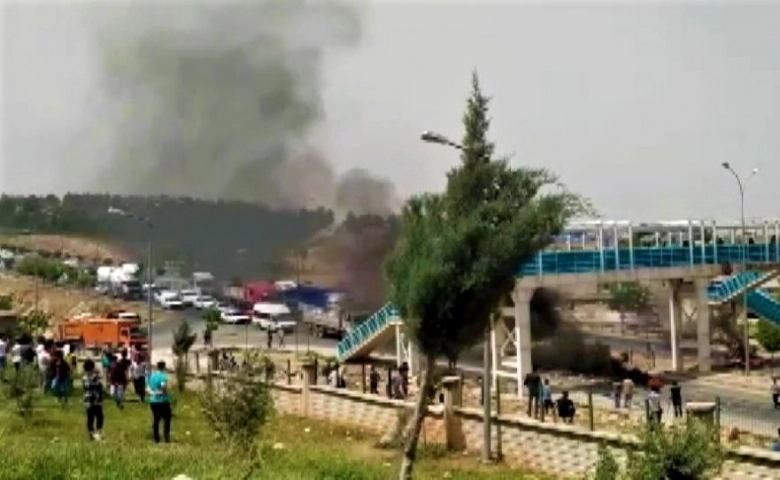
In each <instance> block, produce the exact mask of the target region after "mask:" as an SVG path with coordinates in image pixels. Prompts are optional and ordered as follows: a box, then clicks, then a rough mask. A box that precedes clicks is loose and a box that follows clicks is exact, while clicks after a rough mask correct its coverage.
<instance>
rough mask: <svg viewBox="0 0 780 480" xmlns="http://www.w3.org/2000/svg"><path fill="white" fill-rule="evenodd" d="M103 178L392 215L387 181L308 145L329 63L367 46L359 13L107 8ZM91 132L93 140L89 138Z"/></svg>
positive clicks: (131, 188)
mask: <svg viewBox="0 0 780 480" xmlns="http://www.w3.org/2000/svg"><path fill="white" fill-rule="evenodd" d="M89 18H90V19H91V20H93V21H94V22H95V23H94V24H95V25H97V27H98V28H97V32H98V35H97V39H98V41H97V55H98V71H99V75H100V83H99V91H100V93H101V98H102V100H103V101H101V102H100V103H101V107H102V112H101V115H100V116H99V117H97V118H95V121H94V125H93V127H94V128H93V129H92V131H93V133H98V134H99V135H100V136H101V139H102V143H103V145H104V150H105V151H107V152H108V155H107V157H108V158H109V159H110V161H108V162H107V165H102V166H103V167H104V168H103V170H102V172H101V175H99V177H100V178H99V182H98V185H99V186H100V188H101V189H102V190H108V191H111V192H116V193H136V194H166V195H171V196H178V195H186V196H194V197H203V198H223V199H239V200H246V201H253V202H261V203H264V204H266V205H269V206H271V207H278V208H298V207H309V206H318V205H324V206H327V207H331V208H334V209H335V210H336V211H337V212H338V213H342V212H346V211H355V212H359V213H378V214H386V213H389V212H390V211H391V210H392V209H393V207H395V203H396V202H395V198H396V197H395V190H394V188H393V186H392V184H389V183H387V182H385V181H383V180H381V179H378V178H375V177H374V176H373V175H371V174H370V173H369V172H367V171H365V170H361V169H355V170H352V171H350V172H347V173H346V174H345V175H343V176H342V177H341V178H339V177H338V175H337V174H336V172H334V171H333V169H332V167H331V164H330V163H329V162H328V161H327V159H326V157H325V156H324V154H323V152H322V151H321V150H320V149H318V148H317V147H316V146H315V145H314V142H313V141H312V140H311V138H312V135H313V133H315V129H316V127H317V126H318V125H320V124H321V123H322V122H325V121H326V119H327V118H326V112H325V111H324V110H323V105H322V99H321V95H320V94H321V89H322V86H323V69H324V62H325V60H326V55H327V54H328V53H330V52H331V51H338V50H340V49H344V48H349V47H353V46H355V45H357V44H358V42H359V41H360V38H361V16H360V11H359V9H357V8H353V6H350V5H347V4H342V3H337V2H333V1H329V2H306V1H303V0H266V1H255V2H251V3H242V4H194V5H188V6H186V7H184V6H182V5H181V4H179V5H176V6H175V7H166V6H135V5H134V6H132V7H130V6H127V7H114V6H111V7H100V8H97V9H93V10H91V11H90V15H89ZM93 137H94V135H93Z"/></svg>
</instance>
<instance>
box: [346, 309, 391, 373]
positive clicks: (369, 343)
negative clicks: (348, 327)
mask: <svg viewBox="0 0 780 480" xmlns="http://www.w3.org/2000/svg"><path fill="white" fill-rule="evenodd" d="M400 326H401V318H400V317H399V315H398V311H397V310H396V309H395V307H393V306H392V305H391V304H389V303H387V304H385V305H384V306H383V307H382V308H380V309H379V310H377V311H376V312H375V313H374V314H373V315H371V316H370V317H368V318H367V319H366V320H365V321H364V322H363V323H361V324H360V325H359V326H357V327H356V328H354V329H353V330H352V331H350V332H349V333H347V335H346V336H345V337H344V338H343V339H342V340H341V341H340V342H339V344H338V345H337V347H336V357H337V358H338V359H339V361H340V362H345V361H349V360H359V359H363V358H367V357H368V356H369V355H371V352H373V351H374V350H376V349H377V348H380V347H382V346H384V345H387V344H388V343H390V342H391V341H392V340H393V339H396V340H397V337H398V335H399V328H400Z"/></svg>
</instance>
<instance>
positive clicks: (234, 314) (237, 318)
mask: <svg viewBox="0 0 780 480" xmlns="http://www.w3.org/2000/svg"><path fill="white" fill-rule="evenodd" d="M220 317H221V318H222V321H223V322H224V323H228V324H230V325H245V324H247V323H249V320H250V318H249V315H247V314H246V313H244V312H242V311H241V310H238V309H237V308H226V309H223V310H222V311H221V312H220Z"/></svg>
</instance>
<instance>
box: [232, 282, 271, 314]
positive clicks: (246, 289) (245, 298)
mask: <svg viewBox="0 0 780 480" xmlns="http://www.w3.org/2000/svg"><path fill="white" fill-rule="evenodd" d="M222 294H223V296H224V297H225V298H226V299H228V300H231V301H232V302H234V303H237V304H242V305H246V306H247V308H252V305H254V304H255V303H260V302H272V301H275V300H276V299H277V297H278V294H279V292H278V290H277V288H276V285H275V284H274V283H273V282H264V281H259V282H251V283H247V284H245V285H228V286H226V287H225V288H224V289H223V291H222Z"/></svg>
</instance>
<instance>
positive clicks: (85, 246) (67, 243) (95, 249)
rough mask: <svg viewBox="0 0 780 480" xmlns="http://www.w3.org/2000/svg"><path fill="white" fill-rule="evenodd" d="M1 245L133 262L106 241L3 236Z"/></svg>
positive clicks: (78, 238) (56, 236)
mask: <svg viewBox="0 0 780 480" xmlns="http://www.w3.org/2000/svg"><path fill="white" fill-rule="evenodd" d="M0 244H2V245H11V246H15V247H24V248H28V249H30V250H45V251H48V252H64V253H67V254H68V255H70V256H72V257H83V258H85V259H90V260H94V259H98V260H101V261H102V260H104V259H107V258H110V259H112V260H114V261H115V262H125V261H130V260H132V256H131V255H130V253H129V252H128V251H126V250H124V249H122V248H120V247H118V246H116V245H112V244H111V243H109V242H106V241H104V240H99V239H94V238H86V237H72V236H65V235H3V236H0Z"/></svg>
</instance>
